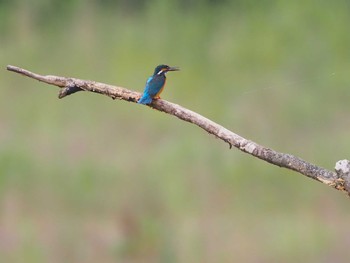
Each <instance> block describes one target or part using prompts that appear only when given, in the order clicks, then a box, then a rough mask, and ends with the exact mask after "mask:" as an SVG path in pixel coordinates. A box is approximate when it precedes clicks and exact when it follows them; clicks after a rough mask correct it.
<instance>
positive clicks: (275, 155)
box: [7, 65, 350, 196]
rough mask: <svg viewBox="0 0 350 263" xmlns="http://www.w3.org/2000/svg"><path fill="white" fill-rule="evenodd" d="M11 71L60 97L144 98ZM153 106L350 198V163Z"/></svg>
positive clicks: (173, 107)
mask: <svg viewBox="0 0 350 263" xmlns="http://www.w3.org/2000/svg"><path fill="white" fill-rule="evenodd" d="M7 70H9V71H13V72H16V73H19V74H22V75H24V76H27V77H30V78H33V79H36V80H39V81H41V82H44V83H47V84H50V85H54V86H58V87H60V88H61V89H60V92H59V98H63V97H65V96H67V95H70V94H72V93H75V92H78V91H90V92H95V93H100V94H103V95H106V96H108V97H111V98H112V99H120V100H126V101H129V102H135V103H136V102H137V100H138V99H139V98H140V95H141V94H140V93H138V92H135V91H131V90H128V89H125V88H122V87H117V86H112V85H108V84H104V83H99V82H95V81H91V80H82V79H76V78H66V77H59V76H53V75H39V74H35V73H33V72H30V71H28V70H25V69H22V68H19V67H15V66H10V65H9V66H7ZM150 106H151V107H152V108H154V109H156V110H159V111H162V112H165V113H168V114H170V115H173V116H176V117H178V118H179V119H181V120H184V121H187V122H190V123H193V124H195V125H197V126H199V127H200V128H202V129H203V130H205V131H207V132H208V133H210V134H213V135H214V136H216V137H217V138H219V139H221V140H223V141H224V142H226V143H228V144H229V146H230V148H231V147H232V146H234V147H236V148H238V149H239V150H241V151H243V152H245V153H248V154H250V155H253V156H255V157H257V158H259V159H261V160H264V161H266V162H269V163H271V164H274V165H277V166H279V167H284V168H287V169H290V170H293V171H296V172H298V173H301V174H303V175H305V176H307V177H309V178H312V179H314V180H317V181H319V182H322V183H324V184H326V185H328V186H331V187H333V188H335V189H337V190H340V191H342V192H345V193H346V194H347V195H349V196H350V161H348V160H342V161H338V162H337V164H336V167H335V169H336V172H333V171H329V170H327V169H324V168H322V167H319V166H316V165H314V164H312V163H309V162H306V161H304V160H303V159H301V158H299V157H296V156H294V155H291V154H286V153H280V152H276V151H274V150H272V149H269V148H267V147H264V146H261V145H259V144H257V143H255V142H253V141H250V140H247V139H245V138H243V137H241V136H239V135H237V134H235V133H233V132H231V131H229V130H228V129H226V128H224V127H223V126H221V125H219V124H217V123H215V122H213V121H211V120H209V119H207V118H205V117H203V116H202V115H200V114H198V113H196V112H193V111H191V110H188V109H186V108H184V107H181V106H180V105H177V104H174V103H171V102H168V101H165V100H162V99H157V100H153V102H152V103H151V105H150Z"/></svg>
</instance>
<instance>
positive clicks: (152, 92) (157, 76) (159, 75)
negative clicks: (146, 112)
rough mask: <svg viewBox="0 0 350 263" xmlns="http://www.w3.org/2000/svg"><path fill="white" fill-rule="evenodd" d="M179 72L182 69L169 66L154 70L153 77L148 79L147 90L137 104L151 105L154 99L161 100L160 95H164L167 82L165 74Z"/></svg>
mask: <svg viewBox="0 0 350 263" xmlns="http://www.w3.org/2000/svg"><path fill="white" fill-rule="evenodd" d="M177 70H180V69H179V68H177V67H169V66H167V65H159V66H157V67H156V68H155V70H154V73H153V76H151V77H149V78H148V79H147V82H146V87H145V90H144V91H143V94H142V97H141V98H140V99H139V101H138V102H137V103H140V104H150V103H151V102H152V99H153V98H155V99H159V98H160V97H159V95H160V93H162V91H163V89H164V86H165V82H166V77H165V74H166V73H167V72H168V71H177Z"/></svg>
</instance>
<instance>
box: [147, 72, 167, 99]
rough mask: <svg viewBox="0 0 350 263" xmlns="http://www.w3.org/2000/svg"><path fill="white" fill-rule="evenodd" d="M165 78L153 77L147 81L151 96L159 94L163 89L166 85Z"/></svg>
mask: <svg viewBox="0 0 350 263" xmlns="http://www.w3.org/2000/svg"><path fill="white" fill-rule="evenodd" d="M164 82H165V81H164V80H163V79H159V78H157V77H153V78H151V79H150V80H149V81H147V85H146V88H147V87H148V94H149V95H150V96H151V97H154V96H156V95H157V94H158V92H159V91H160V90H161V89H162V87H163V85H164Z"/></svg>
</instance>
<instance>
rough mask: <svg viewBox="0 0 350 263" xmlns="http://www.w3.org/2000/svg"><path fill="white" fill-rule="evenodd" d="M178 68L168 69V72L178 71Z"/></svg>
mask: <svg viewBox="0 0 350 263" xmlns="http://www.w3.org/2000/svg"><path fill="white" fill-rule="evenodd" d="M179 70H180V68H179V67H169V68H168V71H179Z"/></svg>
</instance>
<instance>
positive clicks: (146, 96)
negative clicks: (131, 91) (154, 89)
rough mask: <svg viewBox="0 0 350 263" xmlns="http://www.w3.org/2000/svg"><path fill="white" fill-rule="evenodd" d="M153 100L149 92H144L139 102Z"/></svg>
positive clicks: (145, 102)
mask: <svg viewBox="0 0 350 263" xmlns="http://www.w3.org/2000/svg"><path fill="white" fill-rule="evenodd" d="M151 102H152V98H151V97H150V96H149V95H148V94H143V96H142V97H141V99H139V101H138V102H137V103H140V104H150V103H151Z"/></svg>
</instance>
